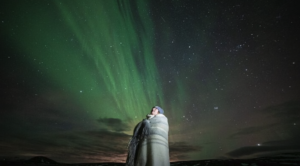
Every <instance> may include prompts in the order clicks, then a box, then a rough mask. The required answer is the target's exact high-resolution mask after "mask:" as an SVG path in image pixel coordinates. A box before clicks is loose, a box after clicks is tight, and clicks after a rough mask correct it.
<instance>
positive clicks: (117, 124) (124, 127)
mask: <svg viewBox="0 0 300 166" xmlns="http://www.w3.org/2000/svg"><path fill="white" fill-rule="evenodd" d="M97 122H99V123H100V124H101V127H105V128H106V129H108V130H112V131H117V132H121V131H129V130H131V129H129V125H128V124H126V123H124V122H123V121H122V120H120V119H117V118H99V119H98V120H97Z"/></svg>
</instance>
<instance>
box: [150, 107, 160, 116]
mask: <svg viewBox="0 0 300 166" xmlns="http://www.w3.org/2000/svg"><path fill="white" fill-rule="evenodd" d="M151 114H152V115H157V114H158V109H157V108H155V107H154V108H152V111H151Z"/></svg>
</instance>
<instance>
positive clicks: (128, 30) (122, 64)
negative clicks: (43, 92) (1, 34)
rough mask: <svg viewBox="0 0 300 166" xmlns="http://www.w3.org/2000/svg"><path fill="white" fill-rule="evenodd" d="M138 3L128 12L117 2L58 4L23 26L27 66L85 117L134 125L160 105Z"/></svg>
mask: <svg viewBox="0 0 300 166" xmlns="http://www.w3.org/2000/svg"><path fill="white" fill-rule="evenodd" d="M137 3H138V4H136V6H138V7H137V8H136V9H132V8H131V7H132V6H130V5H129V4H126V3H125V2H124V3H118V1H84V2H83V1H57V2H56V5H57V7H58V10H57V11H52V12H53V13H52V12H51V13H44V14H43V15H40V16H35V20H30V19H29V21H27V22H26V24H32V28H31V29H27V30H28V32H26V33H22V35H24V36H22V37H21V38H24V39H26V40H27V41H26V42H25V44H24V45H23V46H22V47H23V48H24V49H27V52H28V54H26V58H27V60H28V62H29V63H32V65H35V66H36V67H38V69H39V70H40V72H41V73H43V74H44V75H45V74H46V75H47V76H49V77H50V78H51V80H52V81H53V83H54V84H56V85H57V86H58V87H60V88H62V89H63V90H65V91H68V92H70V93H72V94H73V95H74V96H73V97H75V98H77V101H78V102H79V103H81V105H82V106H83V108H84V109H85V111H87V112H89V115H90V117H93V118H99V117H102V118H103V117H114V118H119V119H123V120H133V119H135V118H137V119H136V120H134V121H133V123H136V122H137V121H139V120H140V119H141V118H143V117H144V116H145V115H146V114H147V113H148V112H149V111H150V109H151V107H152V106H154V105H160V104H163V103H164V101H163V94H162V87H161V85H160V82H159V81H158V80H159V78H160V76H159V74H158V71H157V69H156V65H157V64H156V63H155V59H154V55H153V31H152V29H153V26H152V22H151V19H150V18H149V16H148V13H147V11H148V7H147V6H146V4H144V2H142V1H141V2H137ZM132 11H134V12H136V13H133V12H132ZM31 21H32V22H31ZM36 22H38V23H39V24H36Z"/></svg>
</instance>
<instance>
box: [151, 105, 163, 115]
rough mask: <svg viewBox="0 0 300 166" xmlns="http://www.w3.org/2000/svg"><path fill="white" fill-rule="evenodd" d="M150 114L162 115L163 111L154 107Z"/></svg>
mask: <svg viewBox="0 0 300 166" xmlns="http://www.w3.org/2000/svg"><path fill="white" fill-rule="evenodd" d="M151 114H152V115H157V114H164V110H163V109H162V108H160V107H159V106H155V107H153V108H152V111H151Z"/></svg>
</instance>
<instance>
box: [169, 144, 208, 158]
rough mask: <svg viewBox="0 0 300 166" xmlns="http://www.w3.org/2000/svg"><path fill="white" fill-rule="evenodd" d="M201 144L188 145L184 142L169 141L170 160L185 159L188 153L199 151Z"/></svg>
mask: <svg viewBox="0 0 300 166" xmlns="http://www.w3.org/2000/svg"><path fill="white" fill-rule="evenodd" d="M201 150H202V147H201V146H195V145H189V144H187V143H186V142H169V151H170V158H171V160H174V161H178V160H183V159H184V160H186V159H187V158H188V157H189V156H188V153H191V152H197V151H201Z"/></svg>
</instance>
